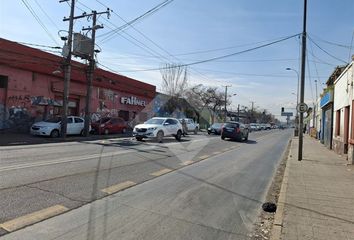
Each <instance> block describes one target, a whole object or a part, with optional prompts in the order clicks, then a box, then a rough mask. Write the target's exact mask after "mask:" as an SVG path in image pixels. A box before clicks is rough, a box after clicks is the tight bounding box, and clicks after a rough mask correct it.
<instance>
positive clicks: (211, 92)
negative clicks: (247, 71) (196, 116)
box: [186, 84, 231, 123]
mask: <svg viewBox="0 0 354 240" xmlns="http://www.w3.org/2000/svg"><path fill="white" fill-rule="evenodd" d="M186 97H187V99H188V101H189V102H190V103H191V104H192V105H193V106H195V107H196V108H197V109H198V111H200V112H201V111H203V110H204V108H207V109H209V110H210V111H211V114H212V123H214V120H215V116H217V115H219V114H220V113H221V111H220V110H221V108H222V107H223V106H225V92H223V91H220V90H219V89H218V88H217V87H205V86H203V85H202V84H199V85H196V86H193V87H191V88H190V89H189V90H188V91H187V93H186ZM226 104H227V105H230V104H231V102H230V100H227V103H226Z"/></svg>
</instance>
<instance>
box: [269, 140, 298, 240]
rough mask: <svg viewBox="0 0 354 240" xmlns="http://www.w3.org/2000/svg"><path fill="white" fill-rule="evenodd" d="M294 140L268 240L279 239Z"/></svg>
mask: <svg viewBox="0 0 354 240" xmlns="http://www.w3.org/2000/svg"><path fill="white" fill-rule="evenodd" d="M293 141H294V139H292V140H291V142H290V143H289V154H288V157H287V159H286V166H285V170H284V176H283V181H282V184H281V188H280V193H279V198H278V203H277V211H276V213H275V216H274V221H273V227H272V230H271V235H270V240H280V239H281V231H282V228H283V218H284V210H285V200H286V191H287V186H288V180H289V160H290V159H292V152H291V146H292V144H293Z"/></svg>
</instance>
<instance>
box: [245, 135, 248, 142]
mask: <svg viewBox="0 0 354 240" xmlns="http://www.w3.org/2000/svg"><path fill="white" fill-rule="evenodd" d="M246 141H248V133H247V135H246V137H245V142H246Z"/></svg>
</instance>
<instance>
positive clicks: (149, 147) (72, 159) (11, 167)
mask: <svg viewBox="0 0 354 240" xmlns="http://www.w3.org/2000/svg"><path fill="white" fill-rule="evenodd" d="M204 140H205V139H197V140H192V141H191V142H199V141H204ZM177 144H181V143H179V142H177V143H166V144H163V145H147V146H145V147H143V148H140V149H139V150H152V149H156V148H159V147H160V146H166V145H168V146H170V145H177ZM135 151H136V150H135V149H129V150H121V151H116V152H106V153H102V154H100V153H97V154H90V155H84V156H70V157H65V158H59V159H55V160H49V161H46V160H44V161H38V162H31V163H21V164H13V165H9V166H4V167H0V172H4V171H10V170H19V169H25V168H32V167H40V166H47V165H54V164H61V163H69V162H78V161H85V160H89V159H95V158H100V157H111V156H116V155H120V154H126V153H132V152H135Z"/></svg>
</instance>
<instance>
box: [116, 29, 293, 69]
mask: <svg viewBox="0 0 354 240" xmlns="http://www.w3.org/2000/svg"><path fill="white" fill-rule="evenodd" d="M298 35H299V34H294V35H291V36H288V37H285V38H282V39H280V40H277V41H273V42H271V43H267V44H262V45H260V46H257V47H253V48H249V49H246V50H242V51H239V52H234V53H230V54H226V55H222V56H218V57H213V58H209V59H205V60H201V61H196V62H191V63H187V64H180V65H179V66H192V65H197V64H202V63H207V62H212V61H215V60H219V59H223V58H228V57H231V56H235V55H238V54H242V53H246V52H251V51H254V50H257V49H260V48H264V47H268V46H270V45H274V44H276V43H279V42H283V41H286V40H288V39H290V38H293V37H296V36H298ZM161 69H163V68H151V69H142V70H132V71H128V70H127V71H122V72H142V71H157V70H161Z"/></svg>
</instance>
